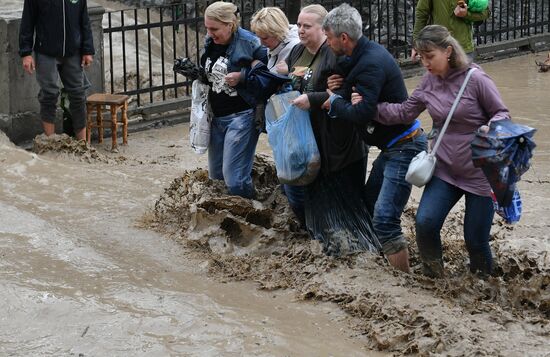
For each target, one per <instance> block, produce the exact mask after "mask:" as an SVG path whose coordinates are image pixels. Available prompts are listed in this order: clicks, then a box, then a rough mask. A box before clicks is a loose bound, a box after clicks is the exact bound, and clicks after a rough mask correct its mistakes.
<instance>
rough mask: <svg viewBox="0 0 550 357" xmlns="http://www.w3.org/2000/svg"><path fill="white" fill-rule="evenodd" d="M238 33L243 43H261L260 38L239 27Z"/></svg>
mask: <svg viewBox="0 0 550 357" xmlns="http://www.w3.org/2000/svg"><path fill="white" fill-rule="evenodd" d="M237 33H238V34H239V40H241V41H248V42H253V43H256V42H259V38H258V36H256V35H255V34H254V33H252V32H250V31H248V30H246V29H243V28H242V27H239V28H238V29H237Z"/></svg>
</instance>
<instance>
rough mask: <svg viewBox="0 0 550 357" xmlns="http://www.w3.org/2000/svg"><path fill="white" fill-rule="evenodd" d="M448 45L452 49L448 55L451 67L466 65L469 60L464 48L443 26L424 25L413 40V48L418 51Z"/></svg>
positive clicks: (441, 47) (443, 47)
mask: <svg viewBox="0 0 550 357" xmlns="http://www.w3.org/2000/svg"><path fill="white" fill-rule="evenodd" d="M449 46H451V48H452V49H453V50H452V51H451V55H450V56H449V66H450V67H451V68H466V67H468V65H469V63H470V61H469V60H468V57H467V56H466V53H465V52H464V49H463V48H462V46H460V44H459V43H458V41H457V40H456V39H455V38H454V37H453V36H452V35H451V33H450V32H449V30H447V28H446V27H444V26H441V25H429V26H426V27H424V28H423V29H422V30H421V31H420V32H419V33H418V37H417V38H416V40H415V41H414V48H415V49H416V50H417V51H418V52H428V51H431V50H433V49H435V48H439V49H443V50H445V49H447V47H449Z"/></svg>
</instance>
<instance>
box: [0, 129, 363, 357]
mask: <svg viewBox="0 0 550 357" xmlns="http://www.w3.org/2000/svg"><path fill="white" fill-rule="evenodd" d="M183 131H184V128H183V127H179V128H166V129H162V130H154V131H149V132H142V133H138V134H134V135H131V144H130V147H128V148H127V149H128V150H126V151H127V152H125V153H123V155H127V156H128V157H130V156H134V155H135V158H136V159H137V160H142V161H143V162H142V163H141V162H139V161H137V160H136V161H130V160H129V162H128V163H125V164H109V163H104V164H102V163H95V164H89V163H86V162H80V161H79V160H78V159H75V158H73V157H63V156H56V155H46V156H37V155H35V154H33V153H29V152H26V151H24V150H22V149H20V148H17V147H14V146H12V145H11V144H10V143H8V142H7V141H6V138H5V137H4V136H2V139H1V142H0V162H1V165H2V168H3V169H2V174H1V179H0V222H1V225H0V252H1V253H0V254H1V257H2V258H1V260H0V262H1V264H2V268H1V270H0V284H1V287H2V288H1V292H0V295H1V296H0V298H1V300H2V301H3V302H4V303H3V304H2V307H1V310H2V312H1V318H2V324H1V327H0V354H2V355H21V356H24V355H47V354H50V355H69V354H75V355H79V354H83V355H85V356H88V355H90V356H107V355H126V356H130V355H132V356H135V355H149V356H151V355H170V354H173V355H178V354H183V355H195V356H199V355H200V356H219V355H235V356H237V355H242V354H254V355H265V356H271V355H280V356H284V355H312V354H317V353H318V352H320V353H322V354H324V355H331V354H338V353H340V352H342V353H343V352H344V351H345V354H346V355H357V356H359V355H362V353H363V352H362V351H363V349H362V345H361V343H359V342H358V341H353V340H350V339H349V332H345V331H344V327H345V324H344V323H341V322H339V321H340V320H342V314H341V313H340V312H338V311H337V310H335V309H334V308H332V307H329V306H323V305H321V306H312V305H310V304H303V303H296V302H293V297H292V294H291V293H289V292H283V293H274V294H267V293H260V292H258V291H256V289H255V287H254V285H253V284H251V283H230V284H220V283H216V282H214V281H212V280H210V279H209V278H207V277H206V275H205V272H204V271H203V269H202V268H201V266H200V264H199V263H200V261H193V260H190V259H189V258H188V257H186V254H185V251H184V250H182V248H181V246H180V245H178V244H176V243H174V242H173V241H171V240H168V239H166V238H163V237H161V236H159V235H157V234H155V233H152V232H151V231H145V230H140V229H137V228H134V227H133V226H134V225H135V222H136V220H137V219H138V218H139V217H140V216H141V215H142V214H143V213H144V210H145V209H146V208H147V207H148V205H151V204H152V202H153V201H154V200H155V198H157V197H158V195H159V194H160V193H161V192H162V189H163V187H164V186H165V185H166V184H167V182H168V181H169V180H171V179H172V178H173V177H175V176H176V175H177V174H180V173H181V172H182V170H183V169H184V168H191V167H193V166H195V165H196V164H198V162H197V161H196V158H197V157H195V156H191V155H190V154H186V153H185V149H184V148H186V146H183V145H185V143H184V140H183V139H182V137H183ZM174 134H176V135H174ZM178 134H179V135H178ZM173 144H176V145H178V146H177V147H173V146H172V145H173ZM179 145H181V146H179ZM171 146H172V147H171ZM182 146H183V147H182ZM168 153H171V154H168ZM186 157H188V158H190V159H191V160H189V161H187V160H185V158H186ZM186 161H187V162H186ZM319 341H324V343H323V344H322V345H319Z"/></svg>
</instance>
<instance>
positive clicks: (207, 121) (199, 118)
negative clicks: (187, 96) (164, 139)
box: [189, 79, 212, 154]
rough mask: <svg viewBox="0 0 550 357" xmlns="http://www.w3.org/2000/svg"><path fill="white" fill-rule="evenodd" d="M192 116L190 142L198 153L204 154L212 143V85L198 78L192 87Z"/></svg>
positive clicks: (190, 120)
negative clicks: (209, 93)
mask: <svg viewBox="0 0 550 357" xmlns="http://www.w3.org/2000/svg"><path fill="white" fill-rule="evenodd" d="M191 90H192V93H191V117H190V119H189V143H190V144H191V148H192V149H193V151H194V152H196V153H197V154H204V153H205V152H206V150H207V149H208V144H209V143H210V125H211V123H212V114H211V113H212V112H211V110H210V105H209V103H208V92H209V91H210V86H209V85H208V84H204V83H202V82H201V81H199V80H198V79H196V80H194V81H193V86H192V87H191Z"/></svg>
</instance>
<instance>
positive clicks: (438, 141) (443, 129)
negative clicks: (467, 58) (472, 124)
mask: <svg viewBox="0 0 550 357" xmlns="http://www.w3.org/2000/svg"><path fill="white" fill-rule="evenodd" d="M476 70H477V68H470V69H469V70H468V74H466V78H464V83H462V87H460V90H459V91H458V94H457V95H456V98H455V101H454V103H453V106H452V107H451V110H450V111H449V114H448V115H447V119H445V124H443V128H441V131H440V132H439V135H438V136H437V140H436V142H435V145H434V147H433V149H432V151H431V152H430V154H432V155H433V154H435V152H436V151H437V148H438V147H439V144H440V143H441V139H442V138H443V134H445V131H446V130H447V127H448V126H449V122H450V121H451V118H452V116H453V114H454V112H455V109H456V107H457V106H458V102H460V97H462V93H464V89H466V84H468V81H469V80H470V77H471V76H472V73H474V72H475V71H476Z"/></svg>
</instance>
